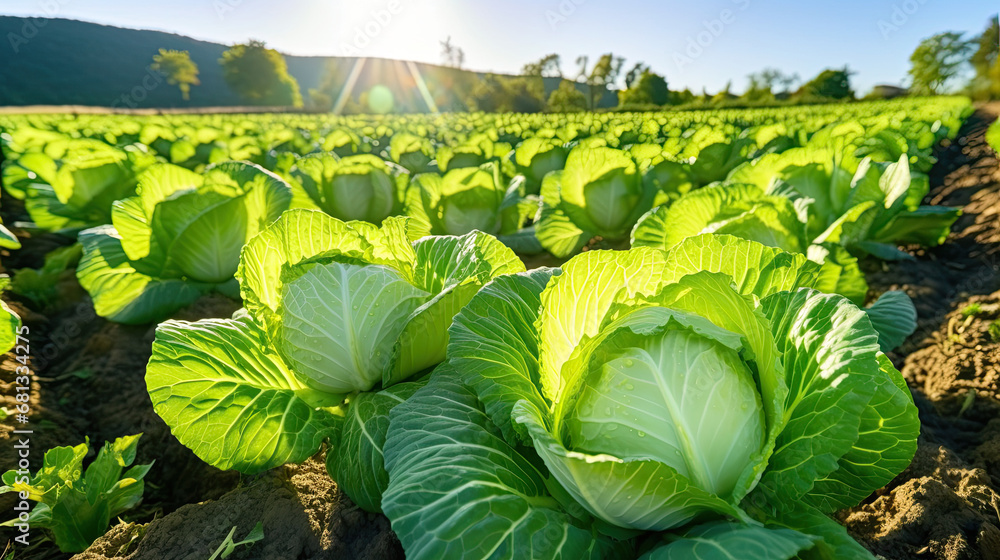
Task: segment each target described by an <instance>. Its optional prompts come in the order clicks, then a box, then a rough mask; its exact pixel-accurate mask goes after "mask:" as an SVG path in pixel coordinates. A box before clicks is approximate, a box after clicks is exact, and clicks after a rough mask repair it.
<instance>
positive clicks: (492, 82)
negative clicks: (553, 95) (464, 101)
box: [468, 74, 545, 113]
mask: <svg viewBox="0 0 1000 560" xmlns="http://www.w3.org/2000/svg"><path fill="white" fill-rule="evenodd" d="M468 103H469V106H470V107H472V108H473V109H475V110H477V111H485V112H487V113H507V112H511V113H538V112H541V111H542V110H544V109H545V84H544V83H543V82H542V78H541V76H518V77H510V76H498V75H496V74H487V75H486V76H485V77H484V78H483V79H482V80H480V81H479V82H477V83H476V85H475V87H473V88H472V92H471V93H470V94H469V100H468Z"/></svg>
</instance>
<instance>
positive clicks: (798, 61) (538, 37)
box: [0, 0, 997, 93]
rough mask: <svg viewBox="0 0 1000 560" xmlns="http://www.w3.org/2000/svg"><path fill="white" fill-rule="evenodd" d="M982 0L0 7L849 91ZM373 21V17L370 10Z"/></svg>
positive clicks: (992, 8) (49, 1)
mask: <svg viewBox="0 0 1000 560" xmlns="http://www.w3.org/2000/svg"><path fill="white" fill-rule="evenodd" d="M996 12H997V6H996V4H995V3H994V2H991V1H987V0H963V1H961V2H956V1H955V0H838V1H824V2H814V1H813V2H806V1H801V0H799V1H793V0H770V1H769V0H706V1H701V2H684V3H681V2H676V1H646V2H640V1H638V0H614V1H608V0H505V1H504V2H483V1H479V0H353V1H332V0H283V1H282V2H276V1H273V0H173V1H171V2H156V3H147V2H143V1H136V0H3V2H2V3H0V14H3V15H48V16H51V17H66V18H70V19H80V20H85V21H95V22H100V23H107V24H111V25H118V26H122V27H133V28H143V29H158V30H164V31H171V32H175V33H179V34H182V35H189V36H191V37H195V38H198V39H205V40H211V41H217V42H222V43H233V42H237V41H243V40H246V39H247V38H250V37H253V38H257V39H263V40H265V41H267V43H268V44H269V45H271V46H272V47H274V48H277V49H278V50H280V51H282V52H285V53H289V54H298V55H339V54H345V53H348V52H351V53H354V54H358V53H360V54H362V55H368V56H381V57H386V58H400V59H408V60H416V61H423V62H432V63H437V62H440V60H441V56H440V51H441V47H440V42H441V41H442V40H444V39H445V38H446V37H449V36H450V37H451V38H452V42H453V44H455V45H456V46H459V47H461V48H462V49H463V50H464V51H465V60H466V63H465V66H466V67H467V68H472V69H475V70H484V71H499V72H516V71H517V70H519V69H520V67H521V66H522V65H523V64H524V63H525V62H528V61H531V60H537V59H538V58H541V57H542V56H544V55H546V54H548V53H553V52H554V53H558V54H559V55H561V57H562V60H563V71H564V73H566V74H575V73H576V64H575V63H574V61H575V60H576V58H577V57H578V56H579V55H587V56H589V57H590V60H591V61H593V60H595V59H596V58H597V57H599V56H600V55H601V54H602V53H605V52H608V51H613V52H614V53H615V54H617V55H621V56H624V57H625V58H626V59H627V63H626V67H629V66H631V64H633V63H635V62H636V61H640V60H641V61H643V62H645V63H647V64H649V65H650V66H652V68H653V70H655V71H657V72H659V73H662V74H665V75H666V77H667V81H668V83H669V85H670V87H671V89H683V88H684V87H690V88H692V89H694V90H696V91H698V90H700V89H701V88H702V87H707V88H708V90H709V91H716V90H719V89H721V88H722V87H724V86H725V84H726V82H727V81H729V80H732V81H733V89H734V91H741V90H742V89H743V88H744V87H745V86H746V75H747V74H748V73H750V72H754V71H757V70H760V69H761V68H763V67H765V66H773V67H777V68H779V69H781V70H783V71H786V72H797V73H798V74H799V75H800V76H802V77H803V78H809V77H811V76H813V75H815V74H817V73H818V72H819V71H821V70H823V69H824V68H827V67H841V66H843V65H845V64H847V65H849V66H850V68H851V69H852V70H854V71H855V72H856V75H855V76H854V78H853V79H854V85H855V89H856V90H858V91H859V92H860V93H864V92H866V91H867V90H868V89H870V88H871V87H872V86H873V85H875V84H876V83H895V84H901V83H904V81H905V79H906V70H907V68H908V67H909V62H908V59H909V55H910V53H911V52H912V51H913V49H914V47H916V45H917V44H918V43H919V42H920V40H921V39H922V38H924V37H927V36H930V35H933V34H935V33H938V32H942V31H962V32H966V33H967V34H968V35H972V34H978V33H979V32H980V31H981V30H982V29H983V28H984V27H985V25H986V20H987V18H988V17H989V16H991V15H992V14H995V13H996ZM379 20H381V21H379Z"/></svg>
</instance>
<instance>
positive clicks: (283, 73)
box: [219, 41, 302, 107]
mask: <svg viewBox="0 0 1000 560" xmlns="http://www.w3.org/2000/svg"><path fill="white" fill-rule="evenodd" d="M219 64H221V65H222V76H223V78H225V80H226V83H227V84H228V85H229V87H230V88H231V89H232V90H233V91H235V92H236V93H237V94H238V95H239V96H240V97H242V98H243V99H245V100H246V101H248V102H250V103H253V104H255V105H273V106H290V107H301V106H302V95H301V94H300V93H299V83H298V82H297V81H296V80H295V78H293V77H292V76H290V75H289V74H288V66H287V64H286V63H285V57H284V56H282V55H281V53H279V52H278V51H276V50H274V49H269V48H267V47H266V46H265V45H264V43H263V42H261V41H250V42H248V43H246V44H237V45H233V46H232V47H231V48H230V49H229V50H227V51H226V52H224V53H222V58H221V59H219Z"/></svg>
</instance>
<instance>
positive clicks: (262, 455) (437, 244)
mask: <svg viewBox="0 0 1000 560" xmlns="http://www.w3.org/2000/svg"><path fill="white" fill-rule="evenodd" d="M413 225H414V224H413V222H412V221H411V220H409V219H407V218H388V219H387V220H385V221H384V222H383V224H382V227H381V228H377V227H376V226H373V225H371V224H369V223H366V222H342V221H340V220H337V219H336V218H332V217H330V216H328V215H326V214H323V213H321V212H317V211H313V210H301V209H297V210H290V211H288V212H286V213H285V214H284V215H283V216H282V217H281V218H280V219H278V220H277V221H276V222H275V223H274V224H273V225H271V226H270V227H268V228H267V229H266V230H264V231H263V232H261V233H260V234H259V235H258V236H257V237H255V238H253V239H251V240H250V242H249V243H248V244H247V246H246V247H245V248H244V249H243V254H242V257H241V260H240V267H239V271H238V273H237V278H238V279H239V282H240V291H241V293H242V295H243V301H244V304H245V306H246V309H245V310H242V311H240V312H238V313H237V315H236V316H234V317H233V318H232V319H228V320H218V319H206V320H201V321H198V322H194V323H191V322H184V321H166V322H164V323H162V324H160V326H159V327H158V328H157V331H156V339H155V341H154V342H153V354H152V357H151V358H150V361H149V366H148V367H147V370H146V386H147V388H148V389H149V396H150V399H151V400H152V403H153V408H154V409H155V410H156V413H157V414H159V415H160V417H161V418H163V420H164V421H165V422H166V423H167V425H168V426H170V429H171V432H172V433H173V434H174V435H175V436H176V437H177V439H178V440H180V442H181V443H182V444H184V445H186V446H187V447H189V448H190V449H191V450H192V451H194V453H195V454H196V455H197V456H198V457H200V458H201V459H202V460H204V461H205V462H207V463H209V464H211V465H213V466H216V467H218V468H220V469H236V470H238V471H240V472H244V473H255V472H260V471H264V470H267V469H270V468H273V467H276V466H279V465H282V464H285V463H288V462H300V461H303V460H305V459H307V458H308V457H310V456H311V455H314V454H315V453H317V452H318V451H319V450H320V448H321V445H322V443H323V441H324V440H329V442H330V448H329V450H328V452H327V468H328V470H329V472H330V474H331V476H332V477H333V478H334V480H336V481H337V483H338V484H339V485H340V487H341V488H343V489H344V491H345V492H346V493H347V495H348V496H350V497H351V499H352V500H354V502H355V503H357V504H358V505H360V506H361V507H362V508H364V509H366V510H368V511H379V508H380V502H381V493H382V490H383V489H384V488H385V486H386V484H387V482H388V480H387V475H386V473H385V469H384V467H383V463H382V449H381V448H382V445H383V442H384V441H385V432H386V429H387V428H388V414H389V410H390V409H391V408H392V407H393V406H395V405H397V404H399V403H400V402H402V401H404V400H405V399H406V398H407V397H409V396H410V395H412V394H413V393H414V392H415V391H416V390H417V389H418V388H419V387H420V386H421V385H422V384H423V382H424V380H423V377H424V376H425V373H426V372H427V371H429V369H430V368H433V367H434V366H435V365H437V364H438V363H439V362H441V361H442V360H443V359H444V358H445V350H446V348H447V343H448V327H449V326H450V325H451V321H452V318H453V317H454V315H455V313H457V312H458V310H459V309H461V308H462V307H463V306H464V305H465V304H466V303H468V302H469V300H470V299H472V297H473V296H474V295H475V294H476V292H477V291H478V290H479V289H480V288H481V287H482V286H483V285H485V284H486V283H487V282H489V281H490V280H491V279H492V278H494V277H496V276H498V275H501V274H507V273H516V272H520V271H523V270H524V266H523V264H522V263H521V261H520V260H518V258H517V256H516V255H514V253H513V252H511V251H510V250H509V249H507V248H506V247H504V246H503V244H501V243H500V242H498V241H497V240H496V239H495V238H493V237H491V236H489V235H487V234H485V233H482V232H472V233H469V234H467V235H464V236H461V237H453V236H439V237H423V238H421V239H419V240H416V241H413V238H414V237H418V236H420V235H422V233H423V232H421V231H419V228H416V229H415V228H414V227H413Z"/></svg>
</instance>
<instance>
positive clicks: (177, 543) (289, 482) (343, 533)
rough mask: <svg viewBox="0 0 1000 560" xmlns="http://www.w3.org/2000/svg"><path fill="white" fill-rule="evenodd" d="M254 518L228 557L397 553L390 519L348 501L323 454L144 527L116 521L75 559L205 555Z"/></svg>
mask: <svg viewBox="0 0 1000 560" xmlns="http://www.w3.org/2000/svg"><path fill="white" fill-rule="evenodd" d="M257 523H262V525H263V529H264V539H262V540H261V541H260V542H258V543H257V544H254V545H253V546H250V547H241V548H238V549H237V550H236V552H234V553H233V555H231V556H230V558H233V559H249V558H261V559H271V558H274V559H283V560H284V559H288V560H293V559H299V558H303V559H304V558H309V559H317V560H319V559H329V560H333V559H339V558H356V559H359V560H383V559H387V560H389V559H394V558H400V559H401V558H403V551H402V548H401V547H400V545H399V541H398V540H397V539H396V537H395V535H394V534H393V533H392V531H391V530H390V529H389V520H388V519H386V518H385V517H384V516H381V515H375V514H371V513H367V512H365V511H363V510H361V509H360V508H358V507H357V506H355V505H354V504H352V503H351V502H350V500H349V499H348V498H347V497H346V496H345V495H343V494H342V493H341V492H340V491H339V490H338V489H337V486H336V484H334V482H333V481H332V480H331V479H330V477H329V476H328V475H327V473H326V466H325V462H324V460H323V457H315V458H313V459H310V460H309V461H306V462H305V463H303V464H301V465H288V466H285V467H281V468H278V469H274V470H272V471H269V472H267V473H265V474H263V475H261V476H259V477H256V478H254V479H252V480H249V481H246V482H245V484H242V485H241V486H240V487H239V488H236V489H234V490H232V491H231V492H229V493H227V494H226V495H225V496H222V497H221V498H219V499H218V500H213V501H208V502H204V503H201V504H192V505H187V506H184V507H182V508H180V509H178V510H177V511H175V512H174V513H172V514H170V515H168V516H166V517H163V518H161V519H156V520H154V521H153V522H152V523H150V524H149V525H148V526H145V527H140V526H137V525H133V524H127V523H121V524H119V525H117V526H116V527H113V528H112V530H111V531H109V532H108V533H107V534H106V535H105V536H104V537H102V538H101V539H98V540H97V541H96V542H94V544H93V545H91V547H90V548H89V549H87V551H86V552H84V553H82V554H78V555H77V556H74V557H73V560H112V559H113V560H138V559H143V558H170V559H177V560H204V559H205V558H208V557H209V556H211V554H212V552H213V551H215V549H216V548H217V547H218V546H219V545H220V544H221V543H222V542H223V541H224V540H225V538H226V536H227V535H228V534H229V533H230V531H231V530H233V528H234V527H235V528H236V533H235V537H234V539H233V540H234V541H236V542H239V541H240V540H242V538H243V537H244V536H245V535H246V534H247V533H249V532H250V530H251V529H252V528H253V527H254V525H256V524H257ZM269 536H270V537H271V538H268V537H269ZM136 537H138V538H136ZM136 541H138V542H136Z"/></svg>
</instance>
